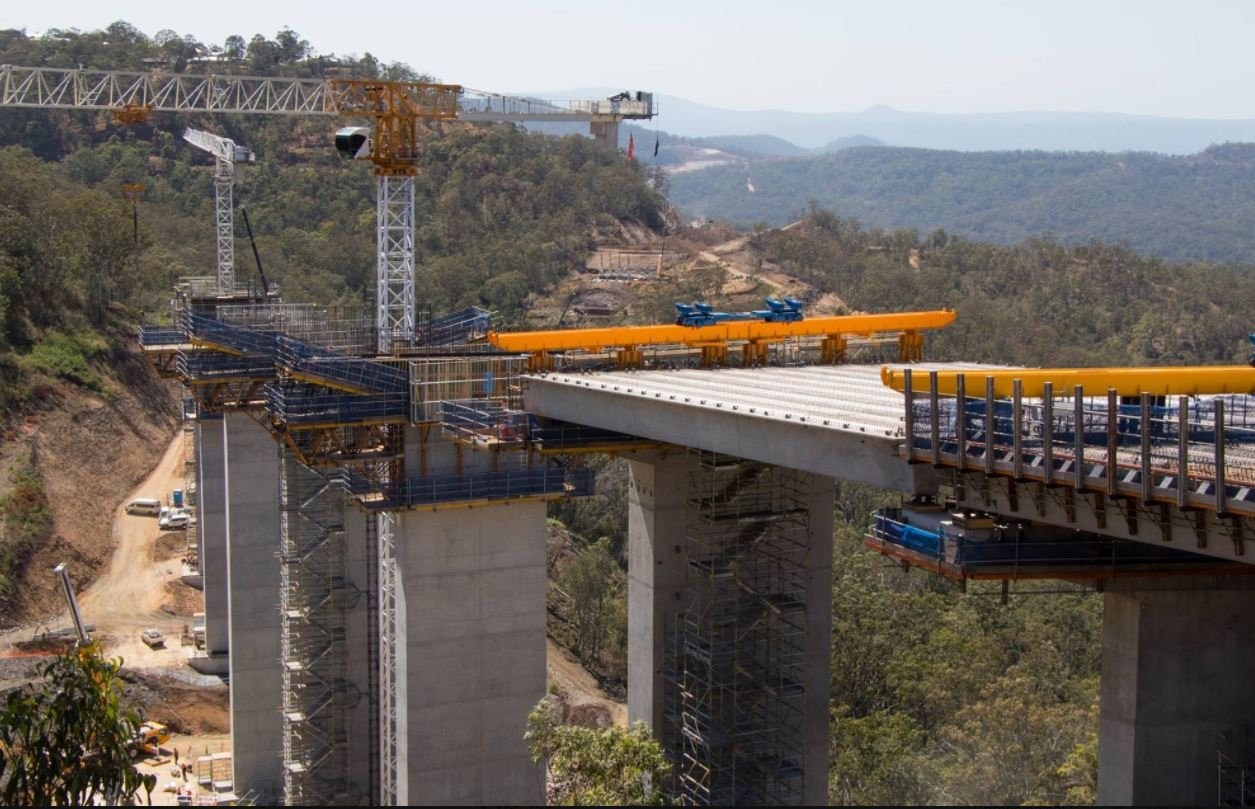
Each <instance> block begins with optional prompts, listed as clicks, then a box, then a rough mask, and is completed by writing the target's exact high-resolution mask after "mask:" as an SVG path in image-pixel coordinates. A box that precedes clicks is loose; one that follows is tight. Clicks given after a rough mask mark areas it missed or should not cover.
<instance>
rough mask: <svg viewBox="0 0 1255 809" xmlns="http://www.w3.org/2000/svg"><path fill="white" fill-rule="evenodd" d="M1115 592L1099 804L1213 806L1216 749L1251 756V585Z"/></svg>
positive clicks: (1254, 719) (1254, 588)
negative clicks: (1243, 752)
mask: <svg viewBox="0 0 1255 809" xmlns="http://www.w3.org/2000/svg"><path fill="white" fill-rule="evenodd" d="M1109 587H1110V589H1108V590H1107V592H1106V593H1105V594H1104V596H1103V608H1104V612H1103V660H1102V685H1101V695H1100V699H1099V706H1100V708H1099V753H1098V803H1099V804H1100V805H1131V804H1153V805H1176V806H1187V805H1211V806H1215V805H1217V803H1218V800H1219V798H1218V794H1217V793H1218V784H1217V751H1219V750H1226V749H1227V750H1230V751H1233V752H1240V751H1245V752H1246V753H1247V754H1249V753H1250V752H1251V751H1255V744H1253V743H1255V699H1252V698H1251V688H1250V683H1251V672H1253V671H1255V582H1252V581H1250V580H1249V579H1246V578H1245V577H1243V578H1241V579H1237V580H1235V579H1233V578H1221V579H1199V580H1194V581H1190V580H1185V579H1160V580H1142V581H1136V582H1133V581H1124V582H1118V583H1113V584H1111V585H1110V586H1109Z"/></svg>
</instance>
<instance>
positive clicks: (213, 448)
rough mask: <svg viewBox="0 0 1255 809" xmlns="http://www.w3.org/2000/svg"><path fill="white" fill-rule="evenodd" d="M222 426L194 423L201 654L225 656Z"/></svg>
mask: <svg viewBox="0 0 1255 809" xmlns="http://www.w3.org/2000/svg"><path fill="white" fill-rule="evenodd" d="M225 430H226V426H225V423H224V420H223V419H215V418H208V419H206V420H198V421H197V422H196V493H197V498H198V501H197V506H196V508H197V520H196V532H197V544H198V545H199V548H198V553H199V554H200V570H201V575H202V577H203V580H204V593H205V651H206V652H207V653H208V654H210V655H211V656H213V655H224V654H226V653H227V650H228V648H229V646H228V642H227V641H228V637H229V634H230V632H229V628H228V624H227V600H228V590H227V490H226V456H225V454H224V447H225V445H226V433H225Z"/></svg>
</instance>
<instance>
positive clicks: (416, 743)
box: [396, 501, 545, 805]
mask: <svg viewBox="0 0 1255 809" xmlns="http://www.w3.org/2000/svg"><path fill="white" fill-rule="evenodd" d="M399 526H400V530H399V531H398V535H397V539H396V556H397V568H398V571H399V579H400V582H399V585H398V589H399V590H400V593H399V594H398V596H399V597H398V609H399V610H401V611H402V612H401V615H399V623H401V624H402V627H403V628H402V631H401V632H400V633H398V634H399V635H401V636H400V637H398V657H400V658H403V659H399V660H398V661H397V680H398V684H399V687H400V690H399V693H398V694H397V699H396V705H397V715H398V718H399V723H400V724H401V725H402V726H403V727H401V728H400V729H399V732H398V736H399V737H400V739H399V740H398V741H399V742H400V744H399V747H400V748H401V749H402V750H404V751H406V753H407V754H405V755H404V756H403V758H402V759H401V761H400V762H399V764H400V767H399V773H398V780H399V781H400V782H401V783H399V784H398V795H399V797H402V798H403V800H405V801H408V803H410V804H411V805H432V804H458V805H466V804H479V805H485V804H540V803H542V802H543V801H544V783H543V781H544V778H543V773H542V771H541V768H540V767H539V766H537V765H536V764H533V763H532V761H531V758H530V757H529V756H528V754H527V750H526V747H525V744H524V741H523V733H524V731H525V729H526V725H527V715H528V712H530V711H531V709H532V708H533V707H534V706H535V705H536V703H537V702H539V701H540V699H541V698H542V697H543V696H544V695H545V504H544V503H542V502H535V501H521V502H512V503H508V504H501V505H489V506H476V507H475V508H453V509H443V510H428V511H418V510H415V511H408V512H404V513H402V514H401V515H400V519H399Z"/></svg>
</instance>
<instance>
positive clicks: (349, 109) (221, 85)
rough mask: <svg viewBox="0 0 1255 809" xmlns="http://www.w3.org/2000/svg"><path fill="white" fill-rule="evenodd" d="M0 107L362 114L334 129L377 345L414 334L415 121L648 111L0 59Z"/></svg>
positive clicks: (593, 123) (612, 128)
mask: <svg viewBox="0 0 1255 809" xmlns="http://www.w3.org/2000/svg"><path fill="white" fill-rule="evenodd" d="M624 96H626V97H624ZM0 107H23V108H40V109H71V110H102V111H107V112H111V113H113V114H114V116H115V117H116V118H117V119H118V120H119V121H122V122H127V123H134V122H138V121H144V120H147V119H148V118H149V117H150V116H151V115H152V114H153V113H155V112H184V113H248V114H266V115H302V116H305V115H320V116H340V117H354V118H366V119H369V121H370V126H369V127H349V128H347V129H342V130H341V131H340V133H338V135H337V146H338V147H339V148H341V150H342V151H350V152H351V154H352V155H353V156H354V157H358V158H361V159H365V160H369V161H370V162H372V163H374V166H375V176H376V186H377V192H378V194H377V204H376V239H377V250H376V255H377V258H376V277H375V281H376V301H375V306H376V312H375V314H376V318H375V319H376V326H377V328H378V332H379V338H378V339H379V346H378V347H379V350H380V351H381V352H387V351H389V350H391V348H392V345H393V343H394V342H395V341H397V340H408V339H412V337H413V335H414V327H415V289H414V240H415V236H414V234H415V227H414V177H415V176H416V175H417V173H418V165H417V159H418V124H419V121H424V120H453V119H457V120H460V121H467V122H471V123H474V122H492V121H582V122H587V123H588V124H589V126H590V128H591V129H592V132H593V134H594V135H595V136H597V138H598V140H600V141H601V142H603V143H606V144H607V145H610V146H615V145H617V143H618V131H619V129H618V127H619V122H620V121H623V120H630V119H637V120H639V119H648V118H652V117H653V116H654V101H653V95H652V94H651V93H640V92H638V93H636V94H635V97H632V96H631V94H620V96H616V97H615V98H611V99H606V100H594V101H583V100H574V101H553V100H544V99H532V98H514V97H510V96H504V95H500V94H498V93H488V92H483V91H479V90H470V89H468V88H465V87H463V86H461V85H458V84H437V83H433V82H418V81H384V80H382V79H286V78H267V77H258V76H203V75H192V74H182V73H165V72H151V73H142V72H128V71H116V70H90V69H78V70H64V69H59V68H41V67H18V66H14V65H2V66H0Z"/></svg>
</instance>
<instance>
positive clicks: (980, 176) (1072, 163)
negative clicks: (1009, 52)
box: [671, 144, 1255, 264]
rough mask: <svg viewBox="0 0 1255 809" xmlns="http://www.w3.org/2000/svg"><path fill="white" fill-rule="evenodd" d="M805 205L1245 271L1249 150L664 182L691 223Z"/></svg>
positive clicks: (819, 169)
mask: <svg viewBox="0 0 1255 809" xmlns="http://www.w3.org/2000/svg"><path fill="white" fill-rule="evenodd" d="M747 181H748V182H747ZM751 184H752V186H753V188H752V190H751V188H750V187H749V186H750V185H751ZM808 200H813V201H815V202H816V203H818V204H819V205H820V206H822V207H824V208H826V209H828V210H831V211H834V212H835V213H837V214H838V215H840V216H842V217H847V218H854V219H858V220H859V221H861V222H863V223H864V224H866V225H868V226H871V227H881V228H898V227H907V228H915V229H917V230H919V231H921V232H925V233H927V232H930V231H933V230H936V229H938V228H940V229H944V230H946V231H948V232H950V233H954V234H960V235H963V236H965V237H967V238H969V239H973V240H979V241H989V242H996V243H999V244H1015V243H1018V242H1021V241H1023V240H1025V239H1029V238H1035V237H1038V236H1042V235H1043V234H1051V235H1052V236H1053V237H1054V238H1055V239H1058V240H1059V241H1060V242H1063V243H1065V244H1083V243H1086V242H1089V241H1092V240H1099V241H1103V242H1108V243H1117V244H1127V245H1128V246H1129V247H1131V248H1132V249H1133V250H1135V251H1137V252H1139V253H1142V254H1144V255H1154V256H1159V257H1162V258H1165V259H1170V260H1180V261H1190V260H1198V261H1231V262H1239V263H1244V264H1251V263H1255V243H1252V241H1251V240H1250V238H1249V235H1250V223H1251V222H1252V221H1255V144H1224V145H1219V146H1213V147H1211V148H1209V149H1207V150H1205V151H1203V152H1202V153H1200V154H1196V155H1192V156H1189V157H1170V156H1167V155H1159V154H1151V153H1129V154H1107V153H1098V152H1091V153H1081V152H947V151H933V150H927V149H896V148H888V147H861V148H853V149H845V150H842V151H839V152H834V153H832V154H829V155H823V156H819V157H799V158H787V159H775V160H758V161H754V162H752V163H751V164H750V165H749V166H748V168H747V167H745V166H743V165H736V166H719V167H714V168H710V169H704V170H702V171H695V172H685V173H680V174H675V175H674V176H672V178H671V201H672V202H673V203H674V204H675V205H677V206H678V207H679V208H680V209H681V210H682V211H684V212H685V213H686V214H687V215H689V216H690V217H705V218H712V219H720V220H727V221H731V222H734V223H739V224H742V225H747V226H748V225H753V224H754V223H758V222H765V223H767V224H769V225H775V226H779V225H783V224H785V223H787V222H791V221H794V220H796V219H798V218H800V216H801V215H802V213H804V210H805V206H806V204H807V201H808Z"/></svg>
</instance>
